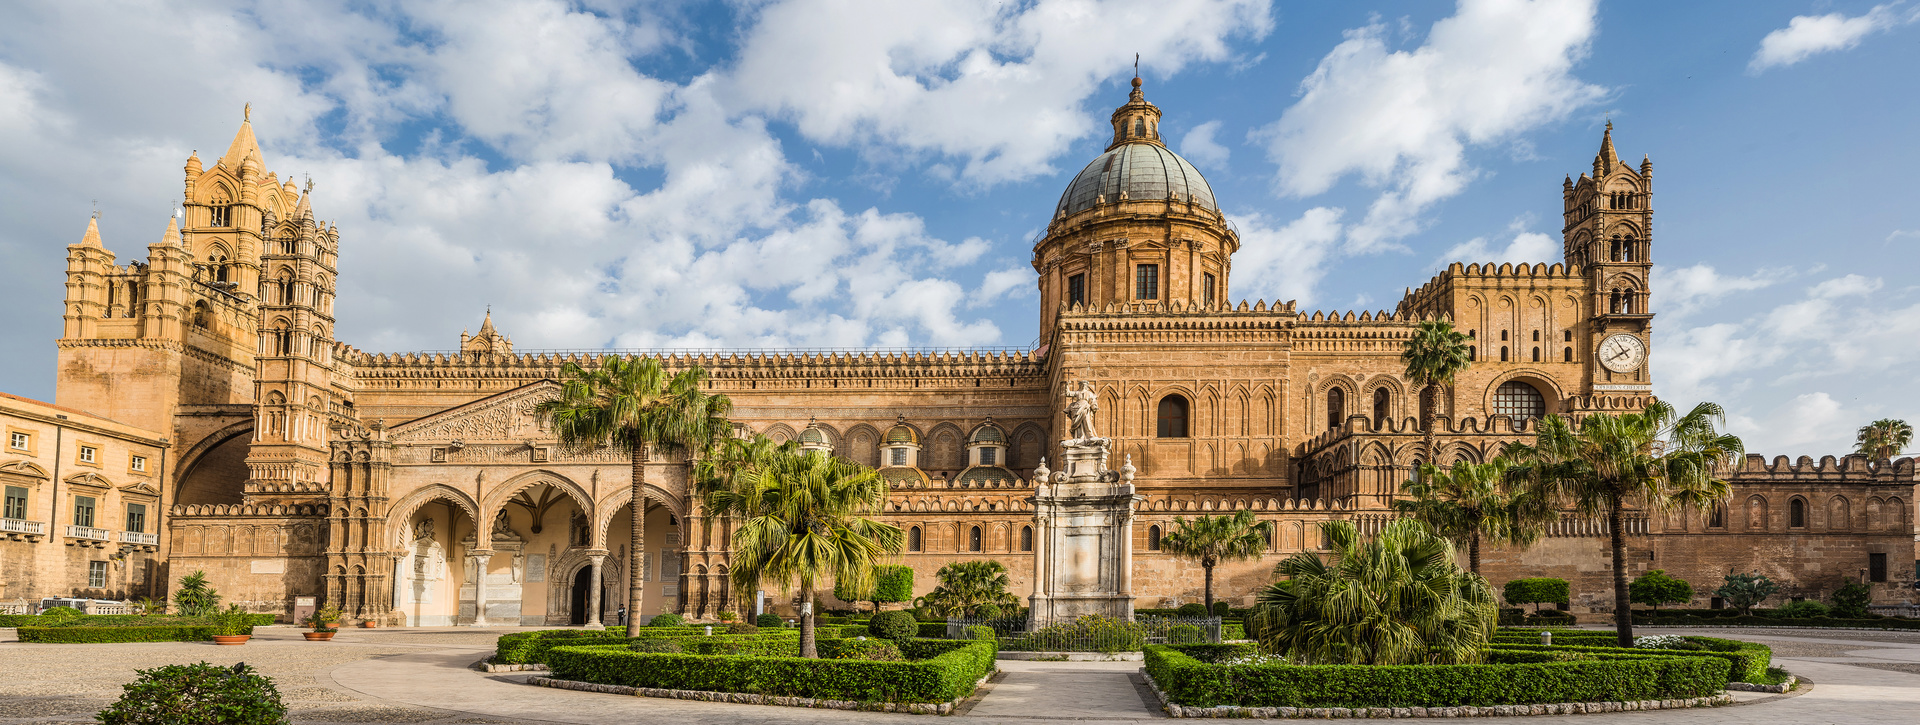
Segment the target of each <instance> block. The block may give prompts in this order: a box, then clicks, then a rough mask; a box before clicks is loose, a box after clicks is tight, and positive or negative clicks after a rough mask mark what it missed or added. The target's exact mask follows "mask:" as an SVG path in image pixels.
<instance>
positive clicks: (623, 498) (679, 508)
mask: <svg viewBox="0 0 1920 725" xmlns="http://www.w3.org/2000/svg"><path fill="white" fill-rule="evenodd" d="M644 494H645V496H646V502H647V503H651V504H653V505H656V506H659V507H660V508H663V509H666V510H667V513H670V514H673V516H674V517H675V518H679V519H683V520H684V519H686V518H687V512H686V507H685V504H684V503H683V502H681V500H680V497H679V496H675V495H673V494H672V493H669V492H668V491H667V490H666V489H663V488H661V487H660V486H659V485H657V484H655V483H653V482H652V481H651V480H649V481H648V482H647V484H646V490H645V491H644ZM632 500H633V487H632V486H619V487H616V488H615V489H614V492H613V494H612V495H610V496H607V497H606V498H604V499H601V500H600V502H599V503H597V504H595V509H596V511H597V513H595V515H594V518H593V539H592V540H593V546H594V548H596V549H605V548H607V527H609V526H612V525H613V517H614V516H615V515H616V514H619V513H620V512H621V510H622V509H624V508H626V507H627V504H628V503H629V502H631V501H632ZM643 513H644V512H643Z"/></svg>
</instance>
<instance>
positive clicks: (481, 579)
mask: <svg viewBox="0 0 1920 725" xmlns="http://www.w3.org/2000/svg"><path fill="white" fill-rule="evenodd" d="M467 556H468V559H469V560H470V561H472V562H473V570H474V574H473V624H472V625H470V626H474V627H485V626H488V625H487V564H489V563H491V562H492V561H493V552H492V551H490V550H487V549H475V550H473V551H469V552H467Z"/></svg>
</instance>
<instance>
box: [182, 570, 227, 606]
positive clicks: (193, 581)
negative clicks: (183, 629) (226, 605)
mask: <svg viewBox="0 0 1920 725" xmlns="http://www.w3.org/2000/svg"><path fill="white" fill-rule="evenodd" d="M173 604H174V606H175V607H178V608H179V609H180V615H181V616H183V617H207V616H212V615H213V614H214V613H216V612H218V611H220V593H219V592H217V591H214V590H213V587H211V586H208V585H207V573H206V572H204V571H198V570H195V571H194V572H193V573H192V574H188V575H186V576H183V577H180V591H177V592H174V593H173Z"/></svg>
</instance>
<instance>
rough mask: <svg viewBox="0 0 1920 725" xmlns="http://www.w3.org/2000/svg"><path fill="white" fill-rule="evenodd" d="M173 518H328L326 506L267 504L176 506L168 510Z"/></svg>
mask: <svg viewBox="0 0 1920 725" xmlns="http://www.w3.org/2000/svg"><path fill="white" fill-rule="evenodd" d="M168 513H169V514H171V515H173V516H270V517H279V518H285V517H288V516H326V515H327V505H326V504H297V505H266V504H250V503H235V504H211V503H210V504H174V505H173V507H172V508H170V509H168Z"/></svg>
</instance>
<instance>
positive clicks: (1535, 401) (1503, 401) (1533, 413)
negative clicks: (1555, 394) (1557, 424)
mask: <svg viewBox="0 0 1920 725" xmlns="http://www.w3.org/2000/svg"><path fill="white" fill-rule="evenodd" d="M1493 413H1494V415H1505V416H1509V417H1512V418H1513V420H1514V422H1516V423H1518V422H1520V421H1524V420H1531V419H1534V418H1538V417H1540V416H1543V415H1546V414H1547V400H1546V398H1544V397H1541V395H1540V389H1539V388H1535V387H1533V386H1531V385H1528V384H1526V383H1523V382H1520V381H1518V380H1509V381H1507V382H1504V383H1501V384H1500V387H1499V388H1497V389H1495V390H1494V391H1493Z"/></svg>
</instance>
